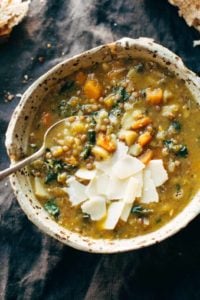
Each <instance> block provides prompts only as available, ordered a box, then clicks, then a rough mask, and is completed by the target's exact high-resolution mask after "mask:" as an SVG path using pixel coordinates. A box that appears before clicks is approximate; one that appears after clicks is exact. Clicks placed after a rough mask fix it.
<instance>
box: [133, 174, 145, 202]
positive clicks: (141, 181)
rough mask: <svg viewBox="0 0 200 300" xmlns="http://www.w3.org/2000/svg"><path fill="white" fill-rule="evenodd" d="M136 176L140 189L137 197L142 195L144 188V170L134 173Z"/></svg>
mask: <svg viewBox="0 0 200 300" xmlns="http://www.w3.org/2000/svg"><path fill="white" fill-rule="evenodd" d="M134 178H135V179H137V181H138V189H137V194H136V197H141V196H142V188H143V170H142V171H141V172H139V173H136V174H134Z"/></svg>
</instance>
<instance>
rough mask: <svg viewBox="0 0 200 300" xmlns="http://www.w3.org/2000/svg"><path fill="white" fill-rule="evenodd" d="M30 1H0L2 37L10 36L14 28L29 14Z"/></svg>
mask: <svg viewBox="0 0 200 300" xmlns="http://www.w3.org/2000/svg"><path fill="white" fill-rule="evenodd" d="M29 3H30V1H29V0H27V1H24V2H22V0H1V1H0V36H6V35H9V34H10V32H11V31H12V28H13V27H14V26H15V25H17V24H18V23H19V22H20V21H21V20H22V19H23V18H24V16H25V15H26V14H27V11H28V7H29Z"/></svg>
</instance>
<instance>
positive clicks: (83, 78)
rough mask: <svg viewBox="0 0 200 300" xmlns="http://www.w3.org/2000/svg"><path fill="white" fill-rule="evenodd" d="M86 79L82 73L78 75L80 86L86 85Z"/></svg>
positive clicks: (77, 80) (77, 79)
mask: <svg viewBox="0 0 200 300" xmlns="http://www.w3.org/2000/svg"><path fill="white" fill-rule="evenodd" d="M86 79H87V76H86V74H85V73H83V72H81V71H80V72H78V73H77V74H76V82H77V83H78V84H79V85H83V84H84V83H85V81H86Z"/></svg>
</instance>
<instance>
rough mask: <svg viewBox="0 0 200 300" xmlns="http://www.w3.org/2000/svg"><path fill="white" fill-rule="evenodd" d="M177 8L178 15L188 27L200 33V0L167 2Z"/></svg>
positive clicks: (171, 0) (172, 0) (173, 0)
mask: <svg viewBox="0 0 200 300" xmlns="http://www.w3.org/2000/svg"><path fill="white" fill-rule="evenodd" d="M168 1H169V2H170V3H171V4H173V5H175V6H178V8H179V15H180V16H182V17H183V18H184V19H185V21H186V22H187V24H188V25H189V26H194V27H195V28H196V29H197V30H198V31H199V32H200V0H168Z"/></svg>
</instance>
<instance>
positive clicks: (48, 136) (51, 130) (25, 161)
mask: <svg viewBox="0 0 200 300" xmlns="http://www.w3.org/2000/svg"><path fill="white" fill-rule="evenodd" d="M67 120H68V118H66V119H63V120H60V121H58V122H56V123H54V124H53V125H52V126H50V127H49V128H48V129H47V131H46V132H45V135H44V141H43V144H42V146H41V148H40V149H39V150H38V151H37V152H35V153H33V154H32V155H31V156H29V157H26V158H25V159H23V160H21V161H19V162H17V163H16V164H15V165H14V166H11V167H9V168H7V169H5V170H3V171H1V172H0V180H2V179H3V178H5V177H6V176H8V175H10V174H12V173H15V172H16V171H18V170H19V169H21V168H23V167H24V166H26V165H28V164H30V163H31V162H33V161H34V160H36V159H37V158H39V157H41V156H42V155H43V154H44V153H45V149H46V148H47V147H48V141H49V140H50V141H51V140H52V138H53V137H54V130H55V129H56V130H57V129H58V128H57V127H58V126H59V127H62V126H63V125H65V123H66V122H67Z"/></svg>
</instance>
